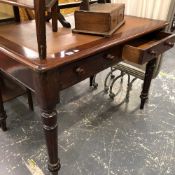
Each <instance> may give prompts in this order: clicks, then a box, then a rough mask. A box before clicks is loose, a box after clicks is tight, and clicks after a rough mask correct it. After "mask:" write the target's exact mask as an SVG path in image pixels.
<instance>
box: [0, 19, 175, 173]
mask: <svg viewBox="0 0 175 175" xmlns="http://www.w3.org/2000/svg"><path fill="white" fill-rule="evenodd" d="M70 18H71V17H70ZM125 20H126V23H125V25H124V26H123V27H121V28H120V29H119V30H118V31H117V32H116V33H115V34H114V35H112V36H111V37H109V38H104V37H101V36H92V35H83V34H74V33H72V31H71V29H68V28H59V30H58V32H57V33H53V32H52V26H51V24H49V23H48V24H46V28H47V30H46V31H47V35H46V36H47V46H48V48H47V51H48V54H47V59H44V60H40V59H38V57H39V55H38V51H37V40H36V33H35V31H36V30H35V23H34V22H33V21H30V22H25V23H22V24H9V25H5V26H0V71H1V73H2V74H5V75H6V76H8V77H10V78H12V79H13V80H15V81H17V82H18V83H20V84H22V85H23V86H25V87H26V88H28V89H30V90H31V91H33V92H34V93H35V95H36V98H37V102H38V105H39V107H40V108H41V118H42V122H43V128H44V132H45V136H46V144H47V150H48V155H49V170H50V171H51V172H52V173H53V174H57V173H58V170H59V168H60V161H59V159H58V147H57V127H58V126H57V111H56V110H55V107H56V104H57V102H58V99H59V92H60V91H61V90H63V89H65V88H67V87H70V86H72V85H74V84H76V83H78V82H80V81H82V80H84V79H85V78H87V77H90V76H93V75H95V74H97V73H98V72H100V71H102V70H104V69H106V68H108V67H110V66H112V65H114V64H117V63H118V62H119V61H121V58H124V59H127V60H130V61H132V62H135V63H138V64H144V63H147V68H146V74H145V81H144V86H143V90H142V95H141V101H142V104H141V108H142V107H143V105H144V103H145V100H146V99H147V96H148V91H149V87H150V83H151V79H152V75H153V70H154V65H155V62H156V58H157V57H158V55H160V54H162V53H163V52H165V51H166V50H168V49H170V48H171V47H173V44H174V42H175V36H174V35H171V34H168V33H164V32H162V30H163V29H164V28H165V27H166V26H167V23H166V22H164V21H157V20H150V19H143V18H138V17H132V16H126V17H125ZM0 97H1V95H0ZM0 101H2V98H0ZM0 121H1V126H2V129H4V130H5V129H6V113H5V111H4V108H3V106H2V105H0Z"/></svg>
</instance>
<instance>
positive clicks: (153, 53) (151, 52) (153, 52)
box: [149, 50, 157, 56]
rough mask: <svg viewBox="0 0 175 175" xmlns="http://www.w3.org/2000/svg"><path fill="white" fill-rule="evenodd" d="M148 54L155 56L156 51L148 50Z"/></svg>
mask: <svg viewBox="0 0 175 175" xmlns="http://www.w3.org/2000/svg"><path fill="white" fill-rule="evenodd" d="M149 54H150V55H152V56H156V55H157V52H156V51H154V50H150V51H149Z"/></svg>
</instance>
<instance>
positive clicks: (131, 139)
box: [0, 49, 175, 175]
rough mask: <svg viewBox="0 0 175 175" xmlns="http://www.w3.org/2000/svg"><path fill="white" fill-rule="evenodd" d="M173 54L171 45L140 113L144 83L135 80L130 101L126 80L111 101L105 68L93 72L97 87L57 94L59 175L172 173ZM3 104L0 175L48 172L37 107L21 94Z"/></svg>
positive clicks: (174, 156) (174, 160)
mask: <svg viewBox="0 0 175 175" xmlns="http://www.w3.org/2000/svg"><path fill="white" fill-rule="evenodd" d="M174 55H175V49H172V50H170V51H169V52H167V54H166V55H165V58H164V61H163V66H162V69H161V72H160V74H159V75H158V77H157V79H156V80H154V81H153V83H152V87H151V89H150V100H149V103H148V104H147V105H146V106H145V110H144V111H141V110H139V104H140V99H139V95H140V91H141V85H142V81H140V80H137V81H136V82H135V83H134V85H133V89H132V91H131V94H130V101H129V103H128V104H127V103H125V102H123V100H124V98H125V95H126V80H125V81H124V84H123V86H122V91H121V92H120V94H119V95H118V96H117V97H116V98H115V99H114V101H112V100H110V98H109V96H108V95H107V94H105V93H104V92H103V82H104V77H105V75H106V73H107V72H108V70H106V71H104V72H102V73H100V74H99V75H98V76H97V82H98V83H99V87H98V89H97V90H93V89H91V88H89V86H88V85H89V82H88V80H85V81H83V82H81V83H79V84H77V85H75V86H73V87H71V88H69V89H67V90H65V91H63V92H62V93H61V103H60V104H59V105H58V106H57V110H58V112H59V118H58V123H59V132H58V134H59V137H58V142H59V157H60V159H61V163H62V168H61V170H60V172H59V175H174V174H175V166H174V165H175V107H174V106H175V60H174ZM118 88H119V84H116V86H115V90H116V91H117V89H118ZM5 108H6V111H7V114H8V120H7V123H8V128H9V130H8V131H7V132H0V139H1V141H0V156H1V157H0V175H31V174H33V175H48V174H49V172H48V171H47V165H46V164H47V153H46V147H45V140H44V136H43V131H42V123H41V120H40V115H39V109H38V107H37V106H36V105H35V112H30V111H29V110H28V106H27V100H26V98H25V97H20V98H18V99H15V100H13V101H11V102H8V103H6V104H5Z"/></svg>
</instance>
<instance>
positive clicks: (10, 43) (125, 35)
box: [0, 16, 167, 71]
mask: <svg viewBox="0 0 175 175" xmlns="http://www.w3.org/2000/svg"><path fill="white" fill-rule="evenodd" d="M70 18H72V17H70ZM70 18H69V19H68V20H70V21H72V19H70ZM125 20H126V23H125V25H124V26H122V27H121V28H120V29H119V30H118V31H117V32H116V33H115V34H114V35H113V36H112V37H110V38H104V37H100V36H91V35H83V34H74V33H72V31H71V29H67V28H59V30H58V32H57V33H52V28H51V24H47V25H46V31H47V34H46V35H47V51H48V55H47V59H46V60H42V61H41V60H39V59H38V57H39V56H38V52H37V41H36V37H35V35H36V34H35V23H34V22H33V21H31V22H26V23H23V24H19V25H18V24H11V25H5V26H1V27H0V40H1V43H0V44H1V47H0V50H1V51H2V52H5V53H6V54H8V55H10V56H11V57H13V58H14V59H16V60H17V61H19V62H21V63H23V64H25V65H27V66H29V67H31V68H32V69H35V70H36V69H38V70H39V69H40V70H42V71H44V70H48V69H52V68H55V67H59V66H61V65H63V64H68V63H69V62H72V61H76V60H79V59H81V58H83V57H85V56H87V55H93V54H95V53H98V52H100V51H103V50H105V49H108V48H110V47H112V46H115V45H119V44H122V43H126V42H128V41H130V40H132V39H135V38H136V37H141V36H143V35H146V34H147V33H150V32H153V31H156V30H160V29H163V28H164V27H165V26H166V25H167V23H166V22H164V21H157V20H150V19H143V18H138V17H132V16H127V17H125ZM72 23H73V22H72ZM12 27H13V32H11V28H12Z"/></svg>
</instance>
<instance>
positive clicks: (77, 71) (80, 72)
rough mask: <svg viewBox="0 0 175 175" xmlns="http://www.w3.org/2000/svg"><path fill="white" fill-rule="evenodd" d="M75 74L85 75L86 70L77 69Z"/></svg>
mask: <svg viewBox="0 0 175 175" xmlns="http://www.w3.org/2000/svg"><path fill="white" fill-rule="evenodd" d="M75 72H76V73H77V74H79V75H83V74H84V73H85V70H84V69H83V68H81V67H78V68H76V70H75Z"/></svg>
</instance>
